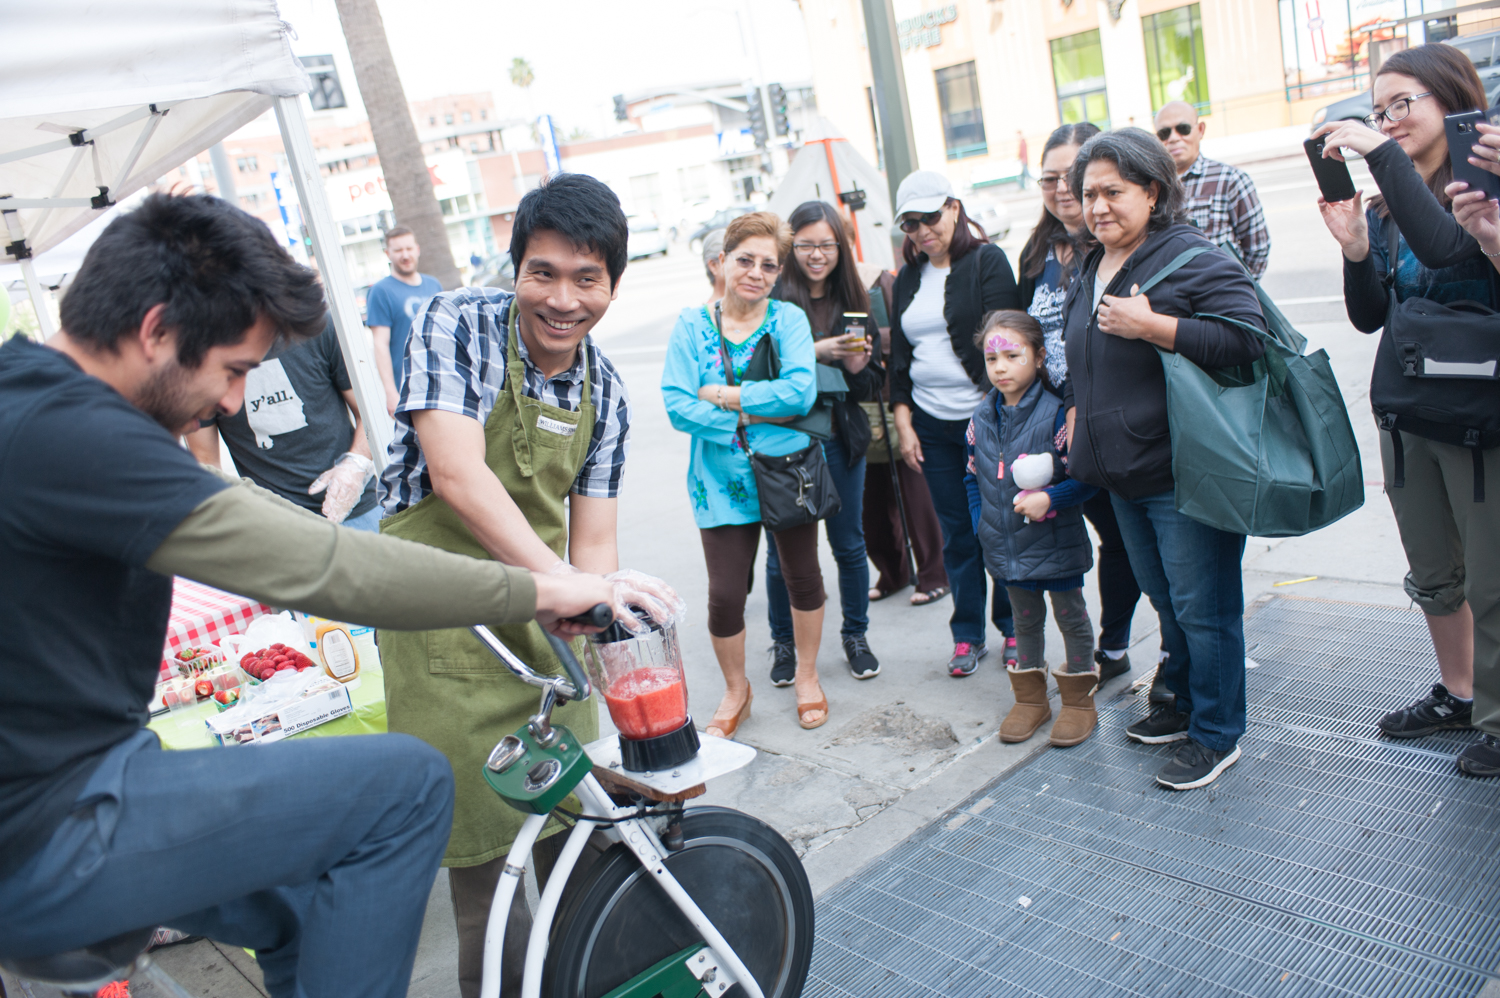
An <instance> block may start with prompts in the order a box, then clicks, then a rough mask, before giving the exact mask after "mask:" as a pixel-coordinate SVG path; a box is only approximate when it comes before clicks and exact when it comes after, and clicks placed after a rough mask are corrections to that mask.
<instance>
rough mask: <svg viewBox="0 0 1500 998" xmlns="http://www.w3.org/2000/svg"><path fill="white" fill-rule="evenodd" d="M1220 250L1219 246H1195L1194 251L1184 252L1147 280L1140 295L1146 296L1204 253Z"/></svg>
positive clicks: (1187, 250)
mask: <svg viewBox="0 0 1500 998" xmlns="http://www.w3.org/2000/svg"><path fill="white" fill-rule="evenodd" d="M1218 249H1219V248H1218V247H1217V246H1194V247H1193V248H1192V249H1186V250H1183V251H1182V252H1181V253H1179V254H1177V255H1176V256H1175V257H1173V258H1172V262H1171V263H1168V264H1167V265H1166V266H1165V267H1163V268H1162V269H1160V270H1158V271H1157V272H1156V273H1154V274H1152V275H1151V276H1150V278H1148V279H1147V280H1146V283H1145V284H1142V285H1141V290H1140V292H1139V293H1140V294H1145V293H1146V292H1147V291H1150V290H1151V289H1152V288H1154V287H1156V286H1157V285H1158V284H1160V283H1161V282H1162V281H1164V280H1166V279H1167V278H1168V277H1171V276H1172V275H1173V274H1175V273H1177V272H1178V271H1179V270H1181V269H1182V268H1183V267H1185V266H1187V264H1188V263H1189V262H1190V261H1192V260H1194V259H1196V258H1197V257H1200V256H1202V255H1203V254H1204V253H1214V252H1217V251H1218Z"/></svg>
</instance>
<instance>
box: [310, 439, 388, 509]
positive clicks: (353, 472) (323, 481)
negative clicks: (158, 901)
mask: <svg viewBox="0 0 1500 998" xmlns="http://www.w3.org/2000/svg"><path fill="white" fill-rule="evenodd" d="M374 475H375V462H374V461H371V460H370V459H369V458H367V457H365V456H363V455H362V454H355V453H353V452H352V451H351V452H349V453H346V454H340V455H339V459H338V460H337V461H335V462H333V467H332V468H329V469H328V470H327V471H325V472H323V473H322V474H321V475H319V476H318V477H317V479H316V480H314V481H313V483H312V484H311V485H309V486H308V487H307V494H308V495H310V496H315V495H317V494H318V493H319V492H322V491H323V490H324V489H327V490H328V491H327V493H326V494H325V495H324V496H323V515H324V516H326V517H328V519H330V520H332V521H333V522H334V523H343V522H344V517H346V516H348V515H349V511H350V510H351V509H353V508H354V507H355V504H357V503H358V502H359V497H360V496H362V495H364V494H365V483H366V482H368V481H369V480H370V479H371V478H372V477H374Z"/></svg>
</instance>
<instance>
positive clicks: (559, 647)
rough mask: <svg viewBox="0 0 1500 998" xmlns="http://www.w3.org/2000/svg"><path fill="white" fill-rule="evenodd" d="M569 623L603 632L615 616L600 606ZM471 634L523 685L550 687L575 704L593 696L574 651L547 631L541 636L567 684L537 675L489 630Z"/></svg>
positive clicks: (605, 605)
mask: <svg viewBox="0 0 1500 998" xmlns="http://www.w3.org/2000/svg"><path fill="white" fill-rule="evenodd" d="M567 619H568V620H569V621H571V622H573V623H575V624H584V625H587V626H589V627H599V628H604V627H608V626H609V625H610V624H611V623H612V622H613V621H614V619H615V614H614V610H613V609H611V608H610V605H609V604H608V603H598V604H595V605H594V607H593V608H592V609H590V610H589V611H588V612H587V613H581V614H579V615H578V616H576V617H568V618H567ZM469 631H470V633H472V634H473V635H474V636H475V637H476V638H478V639H479V643H480V644H482V645H484V647H485V648H486V649H487V650H488V651H489V653H490V654H491V655H494V656H495V657H496V658H498V659H499V660H500V661H501V662H503V663H505V667H506V668H507V669H509V670H510V671H511V672H512V673H514V674H515V676H516V678H517V679H520V680H521V681H522V682H524V683H529V684H531V685H532V686H536V687H538V688H546V687H549V686H550V687H552V688H553V689H555V690H556V691H557V695H558V696H559V697H562V698H564V699H567V700H572V701H573V702H575V703H577V702H580V701H583V700H587V699H588V698H589V696H590V694H592V693H593V687H592V685H591V684H590V683H589V677H588V673H587V672H585V671H584V669H583V666H582V665H580V664H579V663H578V657H577V656H576V655H574V654H573V649H571V648H569V647H568V643H567V642H566V641H563V640H562V639H561V638H558V637H556V636H555V635H553V634H551V633H548V632H546V631H543V632H542V633H544V634H546V635H547V642H548V643H549V644H550V645H552V650H553V652H555V653H556V655H557V658H558V660H559V661H560V662H562V667H563V671H564V672H566V673H567V674H568V678H567V679H566V680H563V679H562V678H560V677H558V676H542V675H538V674H537V673H536V672H534V671H532V669H531V667H530V666H528V665H527V664H526V663H525V662H523V661H521V660H520V658H518V657H517V656H516V653H515V652H513V651H511V650H510V649H509V648H507V647H505V644H504V643H503V642H502V641H501V640H500V639H499V638H497V637H495V635H494V633H493V632H491V631H490V629H489V628H488V627H485V626H483V625H482V624H477V625H475V626H473V627H470V628H469Z"/></svg>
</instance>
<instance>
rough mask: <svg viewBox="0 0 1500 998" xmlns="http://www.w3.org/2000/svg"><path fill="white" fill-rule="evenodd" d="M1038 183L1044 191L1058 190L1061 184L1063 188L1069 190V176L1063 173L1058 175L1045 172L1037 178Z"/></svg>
mask: <svg viewBox="0 0 1500 998" xmlns="http://www.w3.org/2000/svg"><path fill="white" fill-rule="evenodd" d="M1036 185H1037V186H1038V187H1040V188H1041V189H1042V190H1044V191H1051V190H1056V189H1057V187H1058V186H1059V185H1061V186H1062V189H1063V190H1067V189H1068V178H1067V177H1066V176H1064V175H1063V174H1061V173H1059V174H1057V175H1056V176H1048V175H1046V174H1043V175H1042V176H1041V178H1040V179H1038V180H1037V182H1036Z"/></svg>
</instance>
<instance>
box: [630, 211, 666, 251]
mask: <svg viewBox="0 0 1500 998" xmlns="http://www.w3.org/2000/svg"><path fill="white" fill-rule="evenodd" d="M625 225H626V226H627V227H628V228H629V230H630V236H629V238H628V239H627V240H626V252H627V253H628V254H629V256H630V259H632V260H638V259H640V258H641V257H643V256H655V255H656V254H658V253H660V254H661V255H662V256H666V255H667V247H668V246H669V245H670V243H669V242H668V241H667V233H666V231H665V230H664V229H662V227H661V225H660V224H659V223H658V222H657V221H656V219H655V217H653V216H651V215H626V216H625Z"/></svg>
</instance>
